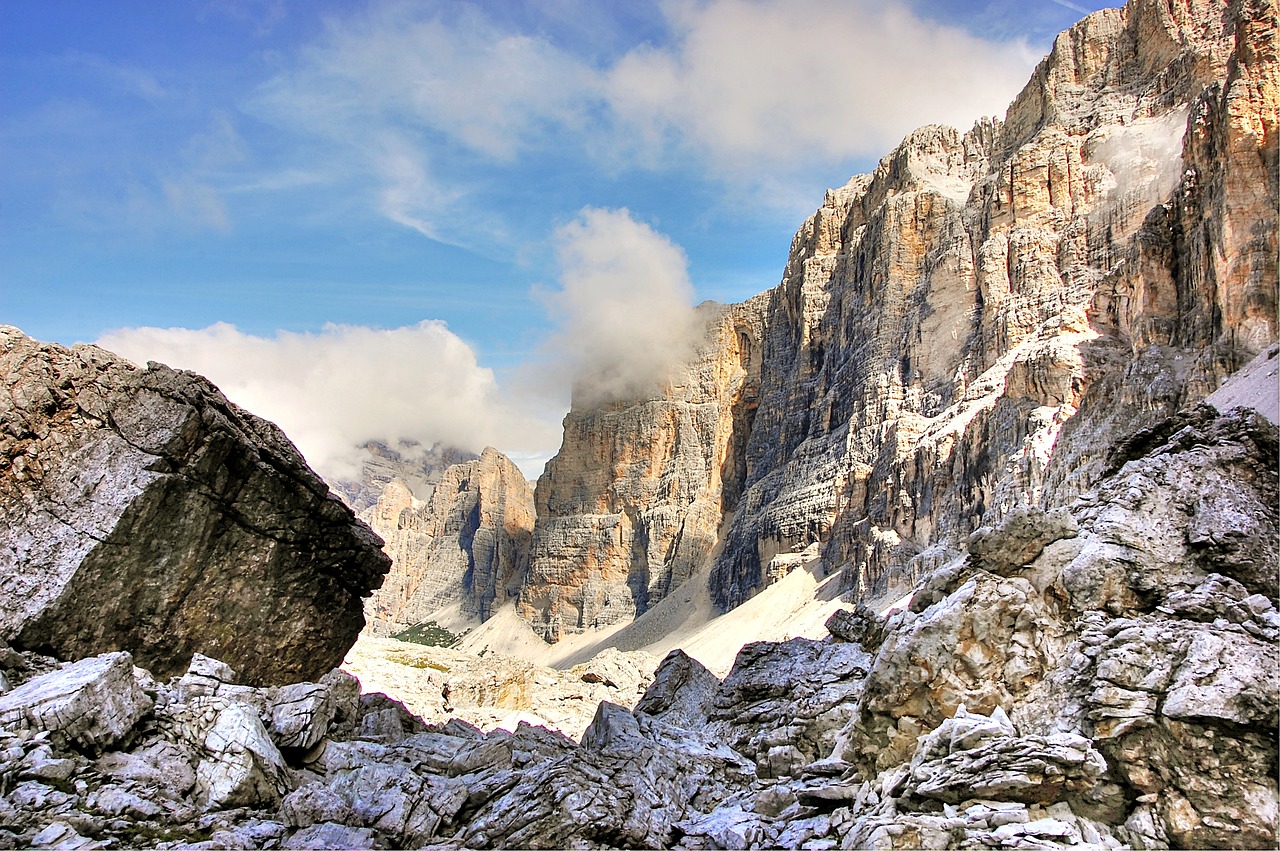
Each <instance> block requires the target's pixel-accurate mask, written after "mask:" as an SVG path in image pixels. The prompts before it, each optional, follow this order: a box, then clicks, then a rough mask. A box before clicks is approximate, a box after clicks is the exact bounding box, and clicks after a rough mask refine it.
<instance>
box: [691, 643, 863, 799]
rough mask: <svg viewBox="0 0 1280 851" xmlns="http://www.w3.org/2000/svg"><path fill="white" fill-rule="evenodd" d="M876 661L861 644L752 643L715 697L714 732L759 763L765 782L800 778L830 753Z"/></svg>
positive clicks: (712, 726) (742, 653)
mask: <svg viewBox="0 0 1280 851" xmlns="http://www.w3.org/2000/svg"><path fill="white" fill-rule="evenodd" d="M871 660H872V657H871V656H870V655H869V654H868V653H867V652H866V651H865V650H863V649H862V647H861V646H859V645H857V644H845V643H832V644H828V643H825V642H821V641H813V640H810V639H804V638H793V639H792V640H790V641H786V642H782V643H780V644H773V643H770V642H755V643H752V644H748V645H747V646H746V647H744V648H742V651H741V652H740V653H739V654H738V658H737V661H735V662H734V665H733V669H732V670H731V671H730V672H729V675H728V676H727V677H725V680H724V682H723V683H722V684H721V686H720V690H719V692H718V693H717V694H716V698H715V703H714V708H713V709H712V712H711V714H710V716H709V718H710V721H711V722H713V723H712V724H711V725H710V726H709V728H708V731H709V732H711V733H713V734H714V735H716V736H720V737H723V741H725V742H726V743H728V744H729V745H730V746H731V747H733V748H734V749H735V750H736V751H738V752H739V753H741V754H743V755H744V756H746V757H747V758H749V759H753V760H755V762H756V765H757V770H758V771H759V772H760V774H761V775H762V776H789V775H792V774H795V773H796V772H798V771H799V770H800V769H801V768H802V767H804V766H805V765H807V764H808V763H811V762H814V761H815V760H817V759H819V758H821V757H826V756H829V755H830V754H831V751H832V749H833V748H834V747H835V744H836V737H837V734H838V733H839V732H840V729H841V727H842V726H843V725H844V724H845V723H846V722H847V721H848V720H849V718H850V716H851V714H852V712H853V709H854V706H855V705H856V702H857V699H858V696H859V695H860V694H861V693H862V689H863V683H864V678H865V677H866V676H867V671H868V670H869V668H870V667H871Z"/></svg>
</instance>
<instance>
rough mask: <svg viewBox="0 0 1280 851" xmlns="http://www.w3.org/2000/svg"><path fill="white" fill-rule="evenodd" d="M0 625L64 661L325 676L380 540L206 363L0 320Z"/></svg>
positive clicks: (255, 675) (370, 576)
mask: <svg viewBox="0 0 1280 851" xmlns="http://www.w3.org/2000/svg"><path fill="white" fill-rule="evenodd" d="M0 376H2V378H0V380H2V381H3V389H2V390H0V637H3V638H4V639H7V640H8V641H10V642H12V643H14V644H16V645H18V646H22V647H27V648H33V649H35V648H38V649H41V650H44V651H48V652H53V653H56V654H57V655H58V656H60V657H62V658H66V659H79V658H81V657H83V656H88V655H92V654H96V653H103V652H108V651H119V650H123V651H128V652H129V653H131V654H133V658H134V659H136V660H138V662H139V664H144V665H146V666H148V667H149V668H151V669H152V670H154V671H155V673H156V674H157V675H161V676H168V675H170V674H172V673H175V672H180V671H181V670H183V669H184V668H185V667H186V665H187V661H188V660H189V659H190V658H191V657H192V654H193V653H197V652H198V653H204V654H206V655H217V656H219V657H221V658H223V659H227V660H231V661H232V662H234V663H235V664H236V666H237V667H238V668H239V669H240V670H241V672H242V674H243V676H244V677H245V679H246V681H247V682H250V683H258V684H261V683H278V682H288V681H290V680H297V679H301V678H307V677H319V676H320V675H322V674H323V673H324V672H325V671H327V670H329V669H330V668H332V667H334V666H335V665H337V664H338V663H339V662H341V661H342V657H343V654H344V653H345V652H346V651H347V649H348V648H350V647H351V645H352V644H353V643H354V642H355V638H356V635H357V634H358V633H359V631H360V629H361V627H362V626H363V624H364V618H363V616H362V613H361V611H362V598H363V597H365V596H368V594H369V593H370V591H371V590H372V589H373V588H374V587H376V586H377V585H378V584H380V583H381V581H382V576H383V574H384V573H386V570H387V558H386V556H385V555H383V553H382V552H381V550H380V549H379V545H380V543H381V542H380V541H379V540H378V538H377V536H375V535H374V534H373V533H372V532H371V531H370V530H369V528H368V527H367V526H366V525H365V524H363V523H361V522H360V521H358V520H357V519H356V518H355V516H354V515H353V514H352V513H351V511H350V509H348V508H347V507H346V506H345V505H343V504H342V502H341V501H339V500H338V499H337V497H335V496H333V495H332V494H330V493H329V488H328V486H327V485H326V484H325V483H324V481H323V480H321V479H320V477H319V476H317V475H316V474H315V473H313V472H312V471H311V469H310V468H308V467H307V465H306V463H305V462H304V461H303V459H302V456H301V455H299V454H298V452H297V450H296V449H295V448H294V447H293V444H291V443H290V442H289V441H288V439H287V438H286V437H285V436H284V434H283V433H282V432H281V431H280V430H279V429H278V428H276V427H275V426H274V425H272V424H271V423H268V422H266V421H265V420H261V419H259V418H257V417H255V416H253V415H252V414H249V413H248V412H246V411H243V410H241V409H240V408H238V407H236V406H235V405H233V404H232V403H230V402H228V401H227V400H226V398H225V397H224V396H223V395H222V394H221V393H220V392H219V391H218V389H217V388H216V387H214V386H213V385H212V384H210V383H209V382H208V381H206V380H205V379H203V378H201V377H200V376H197V375H195V374H193V373H189V372H178V371H175V370H172V369H169V368H168V367H165V366H162V365H159V364H152V365H150V366H148V367H147V368H146V369H140V368H138V367H136V366H134V365H133V364H131V363H129V362H128V361H125V360H123V359H122V358H119V357H117V356H115V355H113V354H111V353H110V352H107V351H104V350H102V349H99V348H97V347H94V346H77V347H75V348H73V349H66V348H63V347H62V346H57V345H52V344H44V343H39V342H37V341H35V340H32V339H31V338H29V337H27V336H25V335H24V334H22V333H21V332H20V331H18V330H17V329H16V328H8V327H3V328H0Z"/></svg>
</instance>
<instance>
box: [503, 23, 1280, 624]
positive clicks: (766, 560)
mask: <svg viewBox="0 0 1280 851" xmlns="http://www.w3.org/2000/svg"><path fill="white" fill-rule="evenodd" d="M1275 22H1276V21H1275V8H1274V4H1270V3H1258V2H1249V3H1238V4H1233V5H1231V6H1229V7H1224V6H1222V5H1221V4H1210V3H1202V2H1187V0H1184V1H1183V2H1174V3H1160V2H1154V0H1151V2H1146V0H1143V2H1134V3H1131V4H1129V5H1128V6H1126V7H1125V8H1124V9H1121V10H1115V9H1112V10H1104V11H1102V12H1098V13H1096V14H1094V15H1090V16H1089V17H1088V18H1086V19H1085V20H1083V21H1082V22H1080V23H1079V24H1078V25H1076V26H1075V27H1073V28H1072V29H1071V30H1069V31H1067V32H1065V33H1063V34H1062V35H1061V36H1059V38H1058V40H1057V42H1056V44H1055V47H1054V50H1053V52H1052V53H1051V54H1050V56H1049V57H1047V58H1046V59H1045V60H1044V61H1043V62H1042V63H1041V64H1040V66H1039V67H1038V68H1037V70H1036V72H1035V74H1034V75H1033V76H1032V79H1031V80H1030V82H1029V83H1028V84H1027V86H1026V88H1025V89H1024V90H1023V92H1022V93H1021V94H1020V95H1019V96H1018V97H1017V99H1016V100H1015V101H1014V103H1013V104H1012V105H1011V106H1010V108H1009V110H1008V113H1007V114H1006V116H1005V118H1004V120H1003V121H983V122H980V123H979V124H977V125H976V126H975V127H974V128H973V129H971V130H970V131H969V132H967V133H961V132H959V131H956V130H953V129H951V128H946V127H925V128H923V129H921V130H918V131H916V132H915V133H913V134H911V135H910V136H909V137H908V138H907V139H906V140H905V141H904V142H903V143H902V144H901V145H900V146H899V147H898V148H897V149H896V150H895V151H893V152H892V153H891V154H889V155H888V156H887V157H885V158H884V160H882V161H881V163H880V165H879V167H878V168H877V169H876V170H875V171H874V172H873V173H872V174H869V175H862V176H858V177H855V178H853V179H852V180H851V181H850V182H849V183H848V184H846V185H845V186H843V187H841V188H839V189H836V190H832V191H830V192H828V194H827V197H826V198H825V200H824V202H823V205H822V207H821V208H820V209H819V210H818V211H817V212H816V213H815V214H814V215H813V216H812V217H810V219H809V220H808V221H806V222H805V223H804V225H803V226H802V227H801V229H800V231H799V232H798V233H797V235H796V237H795V240H794V242H793V244H792V249H791V255H790V259H789V261H788V263H787V267H786V270H785V272H784V274H783V278H782V282H781V283H780V284H779V285H778V286H777V287H775V288H774V289H772V290H769V291H768V292H766V293H764V294H762V295H761V296H758V297H757V298H755V299H752V300H751V301H750V302H747V303H745V304H742V305H737V306H733V307H730V308H726V309H725V310H724V312H723V314H722V315H721V318H720V319H719V321H715V320H711V321H709V322H708V333H707V338H706V341H705V343H704V344H703V346H702V347H701V348H700V349H699V350H698V354H697V355H696V357H694V358H693V359H692V360H691V362H690V363H689V365H688V367H687V371H686V373H678V374H677V376H676V378H675V379H673V380H672V381H671V382H670V384H669V385H668V386H667V387H666V388H665V389H664V391H663V392H662V393H660V394H655V395H654V396H653V397H652V398H646V399H643V400H637V401H617V402H615V403H613V404H610V405H607V406H598V407H595V408H592V409H589V410H588V409H585V408H575V409H574V411H573V412H571V413H570V415H569V417H568V418H567V419H566V423H565V438H564V444H563V446H562V448H561V451H560V454H559V456H557V458H556V459H555V461H553V463H552V464H551V465H550V466H549V468H548V472H547V475H546V476H545V477H544V479H543V480H542V481H541V483H540V485H539V490H538V508H539V518H538V527H537V529H536V530H535V533H534V544H533V555H532V562H531V567H530V581H529V584H528V585H527V586H526V588H525V589H524V590H523V591H522V592H521V597H520V599H521V604H522V612H523V613H524V615H525V616H526V617H527V618H529V619H530V620H531V622H532V623H533V624H534V625H535V628H537V629H538V630H539V631H540V632H541V633H542V634H543V635H544V636H545V637H547V638H549V639H553V640H554V639H555V638H557V637H558V636H560V635H562V634H564V633H565V632H573V631H578V630H584V629H591V628H594V627H599V626H604V625H607V624H609V623H614V622H617V621H619V620H625V619H630V618H632V617H634V616H635V615H636V614H637V613H640V612H643V611H645V609H646V608H647V607H649V606H651V605H653V603H654V602H655V601H656V600H658V599H660V598H661V596H662V595H663V594H664V593H666V591H667V590H669V589H670V588H671V587H672V586H673V585H674V584H675V583H676V582H678V581H679V580H680V579H683V578H684V577H685V576H688V575H689V573H690V572H692V571H693V570H695V569H697V568H698V567H701V566H704V565H706V564H708V563H710V564H711V570H712V574H711V591H712V596H713V599H714V600H715V602H716V603H717V604H718V605H719V606H720V607H721V608H722V609H728V608H731V607H733V606H735V605H737V604H739V603H741V602H742V601H743V600H745V599H746V598H747V597H749V596H750V595H751V594H752V593H754V591H755V590H756V589H758V588H759V587H761V585H763V584H765V583H766V582H767V581H769V577H770V570H769V564H770V562H771V560H772V559H773V558H774V556H775V555H778V554H780V553H787V552H790V551H792V550H793V549H795V548H798V547H803V546H806V545H808V544H811V543H813V542H821V544H822V546H823V554H824V556H825V558H826V560H827V562H828V563H829V564H830V565H831V567H832V568H833V569H836V568H845V569H847V577H848V578H847V583H848V586H847V587H848V588H849V589H850V590H857V591H859V592H860V593H861V594H863V595H864V596H880V595H883V594H887V593H891V592H894V591H898V590H905V589H907V588H909V587H910V586H911V584H912V583H913V582H914V581H915V580H916V579H918V578H919V577H920V576H921V575H923V574H924V573H925V572H926V571H928V570H929V569H931V568H932V567H935V566H937V565H940V564H942V563H944V562H946V561H947V560H948V559H950V558H951V557H953V556H954V555H955V554H956V553H957V552H959V551H960V550H961V545H962V542H963V541H964V539H965V537H966V536H967V535H968V534H969V533H970V532H971V531H973V530H974V529H975V528H977V527H978V526H980V525H983V524H990V523H993V522H998V521H999V520H1000V519H1001V518H1002V517H1004V516H1005V515H1007V514H1008V513H1009V512H1011V511H1014V510H1018V509H1021V508H1025V507H1028V506H1043V507H1053V506H1056V505H1063V504H1066V503H1067V502H1069V501H1070V500H1071V499H1073V498H1075V497H1076V496H1077V495H1079V494H1080V493H1082V492H1083V490H1084V489H1086V488H1087V487H1088V486H1089V484H1090V483H1091V482H1093V481H1095V480H1096V479H1097V477H1098V475H1100V473H1101V464H1102V457H1101V451H1102V448H1103V447H1105V446H1106V445H1107V444H1108V443H1109V442H1110V441H1111V440H1113V439H1115V438H1117V437H1119V436H1122V435H1124V434H1128V433H1129V432H1131V431H1132V430H1134V429H1135V428H1138V427H1140V426H1142V425H1145V424H1149V423H1152V422H1154V421H1156V420H1158V419H1160V418H1162V417H1164V416H1167V415H1169V414H1170V413H1172V412H1174V411H1176V410H1178V409H1179V408H1180V407H1182V406H1183V405H1185V404H1187V403H1189V402H1193V401H1194V400H1196V399H1199V398H1203V397H1204V396H1205V395H1206V394H1207V393H1209V392H1210V391H1212V390H1213V389H1214V388H1215V387H1216V386H1217V384H1218V383H1219V381H1220V380H1221V379H1222V377H1223V376H1225V375H1227V374H1229V373H1231V372H1232V371H1234V370H1235V369H1237V368H1238V367H1239V366H1240V365H1242V364H1243V363H1244V362H1246V361H1247V360H1249V358H1250V357H1252V356H1253V355H1254V354H1255V353H1257V352H1258V351H1260V350H1261V349H1263V348H1265V347H1266V345H1268V344H1269V343H1270V342H1271V341H1274V340H1275V338H1276V327H1275V321H1276V318H1275V317H1276V293H1277V275H1276V262H1275V258H1276V249H1277V245H1276V239H1277V237H1276V233H1277V219H1276V210H1277V190H1276V186H1277V149H1276V144H1277V143H1276V139H1277V136H1276V130H1277V128H1276V113H1277V103H1278V96H1277V86H1276V79H1277V69H1276V35H1275ZM726 521H728V523H727V528H724V529H722V528H721V525H722V524H724V523H725V522H726ZM717 543H719V544H720V548H719V549H717Z"/></svg>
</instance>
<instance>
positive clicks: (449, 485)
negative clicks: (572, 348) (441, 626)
mask: <svg viewBox="0 0 1280 851" xmlns="http://www.w3.org/2000/svg"><path fill="white" fill-rule="evenodd" d="M360 517H361V519H363V520H365V521H366V522H368V523H369V525H370V526H372V527H373V529H374V531H376V532H377V533H378V534H379V535H381V536H382V538H383V539H384V540H385V541H386V546H385V547H384V549H385V551H386V553H387V554H388V555H389V556H391V559H392V567H391V571H390V573H388V574H387V578H386V581H385V582H384V583H383V585H382V588H381V589H379V590H378V591H377V592H376V593H375V594H374V595H373V597H372V598H370V600H369V602H368V604H367V606H366V615H367V616H368V618H369V622H370V629H371V630H372V631H373V632H375V633H387V632H397V631H399V630H402V629H405V628H406V627H409V626H412V625H414V624H417V623H420V622H422V621H424V620H426V619H427V618H428V617H429V616H430V615H431V614H432V613H433V612H435V611H436V610H438V609H440V608H441V607H442V606H447V605H449V604H452V603H455V602H460V603H461V610H462V612H463V613H464V614H466V615H470V616H473V617H476V618H479V619H481V620H484V619H487V618H488V617H489V615H490V614H491V613H492V611H493V608H494V607H495V606H496V605H498V604H500V603H502V602H503V601H505V600H506V599H507V598H508V597H510V596H514V594H515V592H516V589H518V588H519V587H520V585H521V583H522V582H523V581H524V579H525V575H526V573H527V572H528V564H529V540H530V537H531V535H532V533H533V491H532V488H530V486H529V483H528V482H526V481H525V479H524V475H523V474H522V473H521V472H520V469H519V468H518V467H516V465H515V464H514V463H513V462H512V461H511V460H510V459H509V458H507V457H506V456H505V455H503V454H502V453H500V452H498V451H497V450H496V449H486V450H485V451H484V452H483V453H482V454H481V455H480V457H479V458H477V459H476V460H474V461H467V462H465V463H461V464H454V465H452V466H450V467H448V468H447V469H445V471H444V472H443V473H442V474H441V475H440V478H439V481H438V482H436V483H435V485H434V488H433V489H432V491H431V495H430V498H429V499H427V500H426V501H425V502H423V501H421V500H419V499H417V498H415V496H414V494H413V493H412V492H411V491H410V489H409V487H408V485H406V484H405V483H404V482H403V481H401V480H399V479H392V480H391V481H390V482H389V483H388V484H387V485H386V486H385V487H384V488H383V490H382V494H381V496H379V497H378V500H377V502H376V504H374V505H373V506H372V507H370V508H369V509H367V510H366V511H364V512H362V513H361V515H360Z"/></svg>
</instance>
